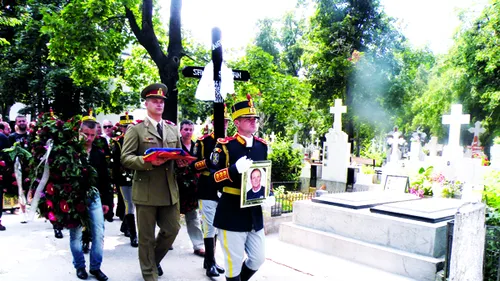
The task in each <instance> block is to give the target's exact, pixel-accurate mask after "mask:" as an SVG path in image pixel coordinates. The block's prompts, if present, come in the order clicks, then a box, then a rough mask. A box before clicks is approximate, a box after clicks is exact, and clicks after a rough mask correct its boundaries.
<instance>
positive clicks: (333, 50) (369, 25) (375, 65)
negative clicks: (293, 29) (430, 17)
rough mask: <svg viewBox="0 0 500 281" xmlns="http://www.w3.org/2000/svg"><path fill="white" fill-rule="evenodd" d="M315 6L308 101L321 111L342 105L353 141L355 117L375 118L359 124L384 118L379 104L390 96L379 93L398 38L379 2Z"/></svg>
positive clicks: (319, 0) (390, 72)
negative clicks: (336, 102)
mask: <svg viewBox="0 0 500 281" xmlns="http://www.w3.org/2000/svg"><path fill="white" fill-rule="evenodd" d="M315 2H316V7H317V8H316V12H315V14H314V15H313V17H312V19H311V28H312V30H311V33H310V40H311V43H312V46H310V47H308V49H310V50H311V52H308V54H307V56H306V60H307V64H306V65H307V76H308V77H309V78H310V82H311V84H312V85H313V92H312V96H313V97H314V98H315V99H317V101H318V103H317V105H318V106H320V107H323V108H325V107H328V106H330V105H331V104H332V103H333V100H334V99H335V98H342V99H343V100H344V103H345V104H346V105H347V106H348V108H349V111H348V113H347V116H346V117H347V118H345V119H344V120H346V123H347V126H346V131H347V133H348V135H349V137H350V138H353V136H354V116H355V115H361V114H362V113H363V112H366V110H369V112H370V113H372V114H374V117H375V118H369V119H367V118H365V119H364V120H363V121H372V120H380V119H385V120H386V121H387V120H388V119H389V118H388V117H389V116H387V112H386V109H385V108H384V107H383V102H382V101H383V100H385V99H386V98H387V97H391V93H389V95H388V96H387V95H386V94H385V93H386V92H387V90H388V89H390V88H391V82H392V77H393V76H394V74H395V73H397V70H398V65H397V63H396V60H395V58H394V51H395V50H398V49H400V48H401V43H402V42H403V41H404V38H403V37H402V35H401V34H400V33H399V32H398V31H397V30H396V29H395V28H394V27H393V25H392V22H393V20H392V19H390V18H388V17H387V16H386V15H385V14H384V13H383V12H382V11H381V8H380V5H379V1H371V0H362V1H353V0H316V1H315ZM356 61H357V62H356ZM394 94H395V93H394ZM391 98H392V97H391ZM376 113H378V115H377V114H376Z"/></svg>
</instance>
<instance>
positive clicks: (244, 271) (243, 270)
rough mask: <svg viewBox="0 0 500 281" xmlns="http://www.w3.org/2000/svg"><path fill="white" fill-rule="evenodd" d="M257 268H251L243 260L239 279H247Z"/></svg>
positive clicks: (246, 280)
mask: <svg viewBox="0 0 500 281" xmlns="http://www.w3.org/2000/svg"><path fill="white" fill-rule="evenodd" d="M255 272H257V270H251V269H250V268H248V266H247V265H246V264H245V262H243V266H242V267H241V273H240V279H241V281H248V280H249V279H250V277H252V276H253V275H254V274H255Z"/></svg>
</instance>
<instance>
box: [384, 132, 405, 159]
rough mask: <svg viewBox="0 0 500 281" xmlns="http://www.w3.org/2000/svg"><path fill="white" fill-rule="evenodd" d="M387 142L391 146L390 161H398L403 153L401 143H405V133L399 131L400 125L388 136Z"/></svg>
mask: <svg viewBox="0 0 500 281" xmlns="http://www.w3.org/2000/svg"><path fill="white" fill-rule="evenodd" d="M387 143H388V144H389V145H390V146H391V150H390V154H389V155H390V156H389V157H388V158H389V162H398V161H399V160H401V158H402V156H403V154H402V152H401V150H400V149H399V146H400V145H403V144H404V143H405V140H404V138H403V135H402V134H401V133H400V132H399V131H398V127H394V131H393V132H392V133H391V134H390V135H389V136H388V139H387Z"/></svg>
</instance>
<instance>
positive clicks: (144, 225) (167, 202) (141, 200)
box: [121, 118, 181, 281]
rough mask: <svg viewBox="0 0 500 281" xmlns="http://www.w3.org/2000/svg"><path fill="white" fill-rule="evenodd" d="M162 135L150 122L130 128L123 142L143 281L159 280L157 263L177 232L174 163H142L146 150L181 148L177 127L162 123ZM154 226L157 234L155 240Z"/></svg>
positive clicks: (124, 161)
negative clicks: (133, 206)
mask: <svg viewBox="0 0 500 281" xmlns="http://www.w3.org/2000/svg"><path fill="white" fill-rule="evenodd" d="M162 123H163V130H162V131H163V136H160V135H159V133H158V132H157V130H156V128H155V126H154V125H153V124H152V122H151V121H150V120H149V119H148V118H146V119H145V121H144V122H141V123H139V124H137V125H131V126H130V127H129V128H128V130H127V132H126V134H125V139H124V142H123V148H122V155H121V162H122V164H123V166H125V167H126V168H128V169H132V170H135V173H134V177H133V180H132V200H133V202H134V204H135V205H136V208H137V224H138V230H139V262H140V265H141V271H142V275H143V277H144V280H148V281H149V280H158V272H157V266H156V265H157V264H159V263H160V261H161V260H162V259H163V257H164V256H165V255H166V254H167V252H168V249H169V248H170V246H171V245H172V243H173V242H174V240H175V237H176V236H177V233H178V232H179V229H180V224H179V189H178V187H177V183H176V180H175V175H174V165H175V163H174V161H173V160H169V161H167V162H165V163H164V164H163V165H161V166H153V165H152V164H151V163H150V162H144V160H143V155H144V152H145V151H146V150H147V149H149V148H158V147H170V148H180V147H181V142H180V134H179V130H178V128H177V127H176V126H175V124H173V123H172V122H170V121H166V120H163V121H162ZM156 224H157V225H158V226H159V227H160V232H159V234H158V236H157V237H156V238H155V227H156Z"/></svg>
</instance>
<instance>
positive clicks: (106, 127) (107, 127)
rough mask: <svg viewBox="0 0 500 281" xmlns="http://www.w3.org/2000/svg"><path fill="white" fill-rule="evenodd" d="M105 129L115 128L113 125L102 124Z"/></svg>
mask: <svg viewBox="0 0 500 281" xmlns="http://www.w3.org/2000/svg"><path fill="white" fill-rule="evenodd" d="M102 127H103V128H104V129H109V128H113V126H102Z"/></svg>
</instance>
